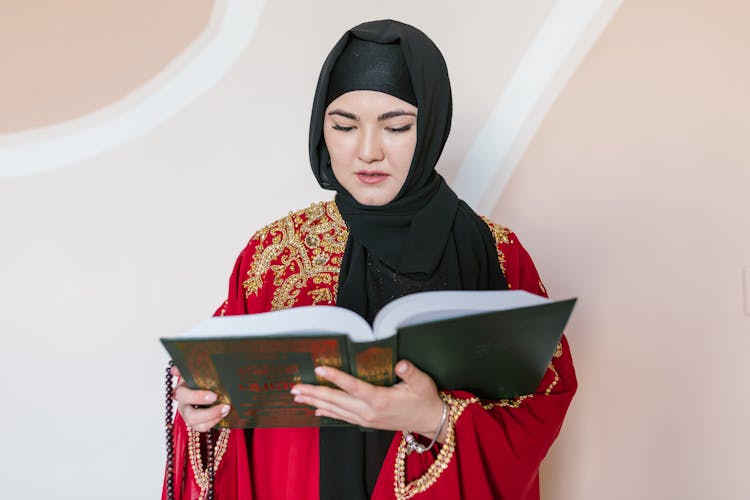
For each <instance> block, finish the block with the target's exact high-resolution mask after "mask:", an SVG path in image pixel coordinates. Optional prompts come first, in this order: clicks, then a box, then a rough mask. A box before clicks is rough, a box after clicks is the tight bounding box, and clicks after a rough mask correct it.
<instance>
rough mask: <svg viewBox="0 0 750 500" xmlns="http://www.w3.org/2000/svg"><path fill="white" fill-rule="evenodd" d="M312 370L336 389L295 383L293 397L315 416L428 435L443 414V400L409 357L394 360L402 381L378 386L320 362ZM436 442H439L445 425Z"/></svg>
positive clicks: (438, 423) (433, 430) (375, 427)
mask: <svg viewBox="0 0 750 500" xmlns="http://www.w3.org/2000/svg"><path fill="white" fill-rule="evenodd" d="M315 373H316V374H317V375H318V376H319V377H321V378H324V379H326V380H328V381H329V382H332V383H333V384H335V385H336V386H337V387H339V389H335V388H332V387H326V386H321V385H310V384H297V385H295V386H294V388H293V389H292V391H291V392H292V394H293V395H294V401H296V402H297V403H303V404H307V405H310V406H314V407H315V408H317V409H316V411H315V414H316V415H318V416H324V417H331V418H337V419H339V420H345V421H346V422H349V423H351V424H355V425H359V426H361V427H369V428H371V429H381V430H390V431H397V430H409V431H412V432H417V433H419V434H421V435H423V436H425V437H426V438H428V439H432V438H433V437H434V436H435V432H436V431H437V430H438V426H439V425H440V420H441V418H442V415H443V400H442V399H440V396H439V395H438V391H437V387H436V386H435V382H434V381H433V380H432V378H430V376H429V375H427V374H426V373H424V372H423V371H421V370H419V369H418V368H417V367H416V366H414V365H413V364H412V363H410V362H408V361H404V360H401V361H399V362H398V363H397V364H396V375H398V376H399V377H400V378H401V380H402V382H400V383H398V384H396V385H394V386H392V387H379V386H375V385H372V384H368V383H367V382H364V381H362V380H359V379H358V378H355V377H352V376H351V375H349V374H347V373H344V372H342V371H341V370H337V369H336V368H331V367H329V366H325V367H324V366H319V367H317V368H316V369H315ZM446 427H447V426H443V432H442V433H441V434H442V435H441V436H438V442H442V441H443V438H444V434H445V430H446V429H445V428H446Z"/></svg>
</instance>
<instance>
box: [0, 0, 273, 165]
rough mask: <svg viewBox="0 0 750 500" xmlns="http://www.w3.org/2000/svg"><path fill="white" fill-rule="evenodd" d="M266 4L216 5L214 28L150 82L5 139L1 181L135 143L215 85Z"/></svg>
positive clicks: (229, 0) (224, 0)
mask: <svg viewBox="0 0 750 500" xmlns="http://www.w3.org/2000/svg"><path fill="white" fill-rule="evenodd" d="M264 4H265V0H216V2H215V4H214V8H213V10H212V12H211V20H210V22H209V26H208V28H207V29H206V31H205V32H204V33H202V34H201V35H200V37H199V38H198V39H197V40H196V41H195V42H193V43H192V44H191V45H190V47H189V48H188V49H187V50H186V51H185V52H184V53H183V54H181V55H180V56H179V57H178V58H177V59H176V60H175V61H173V62H172V63H170V64H169V65H168V66H167V68H166V69H165V70H163V71H161V72H160V73H159V74H158V75H157V76H156V77H155V78H153V79H152V80H151V81H149V82H148V83H146V84H145V85H143V86H142V87H140V88H138V89H137V90H135V91H134V92H132V93H131V94H129V95H128V96H126V97H124V98H123V99H120V100H119V101H118V102H116V103H114V104H112V105H110V106H107V107H106V108H103V109H101V110H98V111H96V112H94V113H91V114H89V115H87V116H84V117H82V118H78V119H75V120H71V121H68V122H64V123H61V124H57V125H53V126H51V127H45V128H40V129H35V130H30V131H25V132H21V133H17V134H6V135H0V177H17V176H22V175H28V174H31V173H35V172H40V171H44V170H49V169H53V168H58V167H63V166H66V165H70V164H72V163H75V162H78V161H81V160H85V159H87V158H90V157H92V156H95V155H97V154H99V153H102V152H104V151H107V150H109V149H112V148H114V147H117V146H120V145H122V144H125V143H127V142H130V141H132V140H134V139H136V138H138V137H141V136H143V135H144V134H146V133H147V132H149V131H151V130H153V129H154V128H155V127H157V126H158V125H160V124H161V123H163V122H164V121H165V120H167V119H168V118H170V117H171V116H173V115H174V114H175V113H177V112H178V111H180V110H182V109H184V108H185V107H186V106H187V105H189V104H190V103H191V102H193V101H194V100H195V99H196V98H197V97H199V96H200V95H201V94H203V93H205V92H206V91H208V90H209V89H210V88H212V87H213V86H214V85H216V84H217V83H218V82H219V81H220V80H221V79H222V78H223V77H224V75H225V74H226V72H227V71H228V70H229V69H230V68H231V66H232V64H233V63H234V62H235V61H236V60H237V58H238V57H239V56H240V54H241V53H242V51H243V50H244V49H245V47H247V45H248V44H249V43H250V41H251V40H252V37H253V35H254V34H255V30H256V28H257V25H258V20H259V19H260V15H261V13H262V11H263V6H264Z"/></svg>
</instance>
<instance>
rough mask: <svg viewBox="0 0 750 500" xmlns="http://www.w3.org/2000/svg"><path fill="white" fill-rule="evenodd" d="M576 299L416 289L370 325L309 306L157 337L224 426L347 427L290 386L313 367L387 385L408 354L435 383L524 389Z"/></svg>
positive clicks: (490, 390) (497, 391)
mask: <svg viewBox="0 0 750 500" xmlns="http://www.w3.org/2000/svg"><path fill="white" fill-rule="evenodd" d="M574 304H575V299H570V300H566V301H560V302H552V301H550V300H549V299H545V298H543V297H539V296H536V295H532V294H529V293H527V292H522V291H480V292H471V291H461V292H455V291H450V292H422V293H417V294H413V295H409V296H407V297H402V298H401V299H398V300H395V301H393V302H391V303H389V304H388V305H387V306H386V307H384V308H383V310H381V311H380V313H379V314H378V316H377V317H376V318H375V321H374V323H373V327H372V328H371V327H370V325H368V324H367V323H366V322H365V321H364V319H362V318H361V317H360V316H358V315H357V314H355V313H353V312H352V311H349V310H347V309H343V308H340V307H333V306H309V307H298V308H293V309H287V310H284V311H276V312H271V313H262V314H254V315H244V316H229V317H218V318H211V319H209V320H207V321H205V322H203V323H201V324H200V325H198V326H196V327H195V328H193V329H191V330H189V331H188V332H185V333H184V334H181V335H178V336H175V337H170V338H162V339H161V341H162V343H163V344H164V346H165V347H166V349H167V351H168V352H169V354H170V356H171V357H172V359H173V361H174V362H175V365H176V366H177V367H178V368H179V369H180V373H181V374H182V376H183V377H184V378H185V382H186V384H187V385H188V387H191V388H200V389H208V390H211V391H214V392H216V393H217V394H218V395H219V398H218V400H217V403H216V404H223V403H227V404H230V405H232V410H231V411H230V413H229V415H227V417H226V418H225V419H224V420H222V421H221V422H220V424H219V425H220V426H222V427H311V426H321V425H323V426H329V425H349V424H346V423H344V422H341V421H338V420H334V419H327V418H320V417H316V416H315V415H314V409H313V408H311V407H308V406H304V405H299V404H297V403H294V401H293V399H292V396H291V394H290V393H289V391H290V389H291V388H292V387H293V386H294V384H297V383H303V382H304V383H317V384H327V382H326V381H324V380H322V379H320V378H318V377H317V376H316V375H315V373H314V371H313V369H314V368H315V367H316V366H333V367H336V368H339V369H341V370H343V371H345V372H347V373H351V374H352V375H354V376H356V377H358V378H360V379H362V380H366V381H368V382H370V383H372V384H376V385H392V384H394V383H397V378H396V377H395V374H394V366H395V364H396V362H397V361H398V360H399V359H408V360H410V361H412V362H413V363H414V364H415V365H416V366H418V367H420V368H421V369H422V370H424V371H425V372H427V373H428V374H430V376H432V377H433V378H434V380H435V382H436V384H437V385H438V387H439V388H440V389H461V390H466V391H469V392H472V393H474V394H476V395H477V396H479V397H481V398H483V399H504V398H511V397H515V396H520V395H523V394H530V393H533V392H534V391H535V390H536V388H537V386H538V385H539V383H540V381H541V379H542V377H543V375H544V372H545V370H546V367H547V364H548V363H549V361H550V359H551V358H552V355H553V353H554V351H555V348H556V346H557V343H558V342H559V340H560V337H561V335H562V332H563V329H564V327H565V324H566V323H567V320H568V318H569V316H570V313H571V311H572V308H573V306H574Z"/></svg>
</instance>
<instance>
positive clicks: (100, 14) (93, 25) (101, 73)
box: [0, 0, 213, 134]
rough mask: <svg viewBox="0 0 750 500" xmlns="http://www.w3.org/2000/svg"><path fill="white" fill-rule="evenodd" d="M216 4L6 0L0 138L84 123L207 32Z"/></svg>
mask: <svg viewBox="0 0 750 500" xmlns="http://www.w3.org/2000/svg"><path fill="white" fill-rule="evenodd" d="M212 5H213V1H212V0H190V1H189V2H185V1H181V0H129V1H115V0H65V1H64V2H60V1H57V0H34V1H28V0H3V2H2V3H1V4H0V68H3V70H2V92H0V110H1V111H0V134H3V133H10V132H17V131H20V130H26V129H30V128H34V127H42V126H45V125H51V124H55V123H58V122H60V121H63V120H69V119H72V118H78V117H80V116H83V115H85V114H87V113H91V112H93V111H96V110H98V109H100V108H101V107H103V106H107V105H109V104H112V103H113V102H115V101H116V100H118V99H120V98H122V97H124V96H125V95H127V94H128V93H130V92H132V91H133V90H134V89H136V88H138V87H139V86H141V85H143V84H144V83H145V82H146V81H147V80H149V79H150V78H153V77H154V76H155V75H156V74H157V73H158V72H159V71H161V70H162V69H163V68H164V66H166V65H167V63H168V62H169V61H171V60H172V59H174V58H175V56H177V55H178V54H180V53H181V52H182V51H183V50H184V49H185V48H186V47H187V46H188V45H189V44H190V43H191V42H193V41H194V40H195V38H196V37H197V36H198V34H199V33H200V32H201V31H202V30H203V29H205V28H206V26H207V25H208V21H209V16H210V14H211V7H212Z"/></svg>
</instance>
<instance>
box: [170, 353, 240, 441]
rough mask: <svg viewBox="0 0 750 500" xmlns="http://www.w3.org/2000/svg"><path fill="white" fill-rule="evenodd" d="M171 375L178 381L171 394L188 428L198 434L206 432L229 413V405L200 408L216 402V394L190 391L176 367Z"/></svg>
mask: <svg viewBox="0 0 750 500" xmlns="http://www.w3.org/2000/svg"><path fill="white" fill-rule="evenodd" d="M172 375H174V376H175V377H177V381H178V383H177V387H176V388H175V390H174V393H173V394H174V399H175V401H177V411H179V412H180V415H182V419H183V420H184V421H185V425H187V426H188V427H189V428H191V429H193V430H195V431H198V432H206V431H207V430H209V429H210V428H212V427H213V426H214V425H216V424H218V423H219V420H221V419H222V418H224V417H225V416H226V415H227V413H229V410H230V407H229V405H216V406H210V407H208V408H201V407H200V406H205V405H210V404H212V403H213V402H214V401H216V393H214V392H211V391H202V390H194V389H190V388H189V387H188V386H187V385H185V381H184V380H183V379H182V377H180V371H179V370H178V369H177V367H176V366H173V367H172ZM196 406H198V407H197V408H196Z"/></svg>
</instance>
